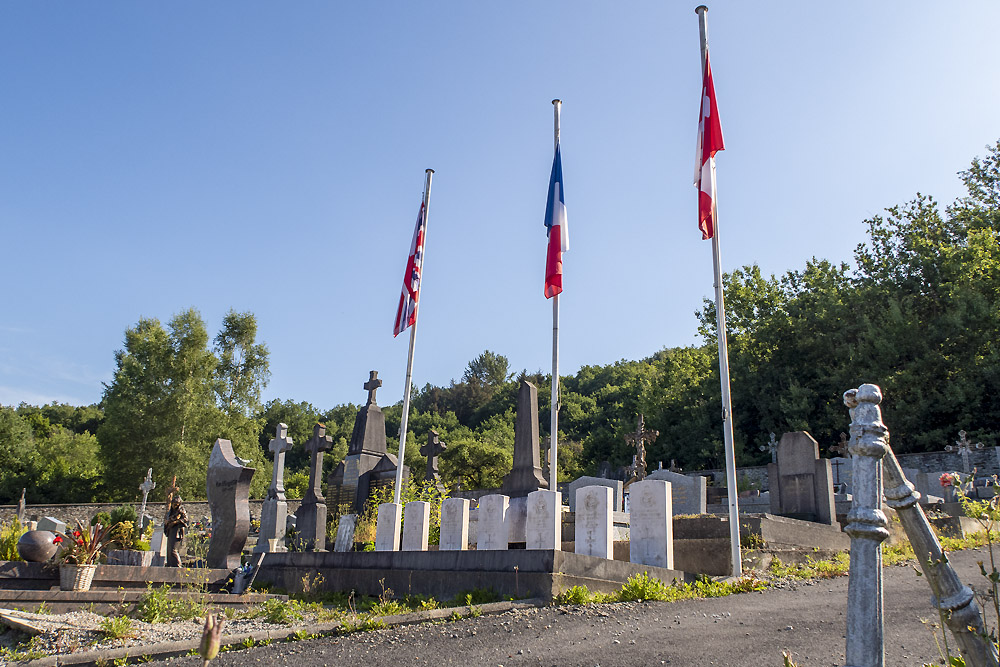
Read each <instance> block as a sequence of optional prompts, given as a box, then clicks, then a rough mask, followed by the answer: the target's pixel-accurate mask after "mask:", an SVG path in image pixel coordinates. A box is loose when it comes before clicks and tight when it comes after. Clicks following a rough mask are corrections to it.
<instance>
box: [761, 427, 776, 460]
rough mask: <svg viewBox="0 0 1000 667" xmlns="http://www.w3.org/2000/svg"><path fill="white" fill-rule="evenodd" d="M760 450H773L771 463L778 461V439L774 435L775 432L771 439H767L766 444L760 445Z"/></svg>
mask: <svg viewBox="0 0 1000 667" xmlns="http://www.w3.org/2000/svg"><path fill="white" fill-rule="evenodd" d="M760 451H762V452H771V463H777V462H778V441H777V440H776V439H775V437H774V433H772V434H771V439H770V440H768V441H767V444H766V445H761V446H760Z"/></svg>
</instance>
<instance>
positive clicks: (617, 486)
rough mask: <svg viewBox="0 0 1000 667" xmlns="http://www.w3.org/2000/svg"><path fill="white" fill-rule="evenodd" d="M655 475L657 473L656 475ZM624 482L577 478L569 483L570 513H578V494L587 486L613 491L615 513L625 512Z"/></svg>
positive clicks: (597, 478) (599, 478) (602, 478)
mask: <svg viewBox="0 0 1000 667" xmlns="http://www.w3.org/2000/svg"><path fill="white" fill-rule="evenodd" d="M654 474H655V473H654ZM623 485H624V484H623V482H622V481H621V480H620V479H607V478H604V477H586V476H584V477H577V478H576V479H574V480H573V481H572V482H570V483H569V489H568V491H567V492H568V493H569V511H570V512H575V511H576V492H577V491H578V490H579V489H582V488H584V487H587V486H606V487H608V488H610V489H611V492H612V501H613V502H614V511H615V512H624V511H625V509H624V506H625V492H624V490H623V488H622V487H623Z"/></svg>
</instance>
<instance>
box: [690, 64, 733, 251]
mask: <svg viewBox="0 0 1000 667" xmlns="http://www.w3.org/2000/svg"><path fill="white" fill-rule="evenodd" d="M703 72H704V79H703V81H702V85H701V111H700V114H699V116H698V149H697V152H696V162H695V167H694V186H695V187H696V188H698V228H699V229H701V237H702V239H710V238H712V237H713V236H714V235H715V154H716V152H718V151H721V150H725V148H726V146H725V144H724V143H723V141H722V124H721V123H720V122H719V105H718V103H717V102H716V101H715V84H713V83H712V66H711V65H710V64H709V62H708V51H705V67H704V70H703Z"/></svg>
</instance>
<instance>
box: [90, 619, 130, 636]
mask: <svg viewBox="0 0 1000 667" xmlns="http://www.w3.org/2000/svg"><path fill="white" fill-rule="evenodd" d="M98 629H99V630H100V632H101V634H102V635H104V638H105V639H114V640H119V639H131V638H132V637H135V629H134V628H133V627H132V619H131V618H129V617H128V616H109V617H108V618H104V619H101V624H100V626H98Z"/></svg>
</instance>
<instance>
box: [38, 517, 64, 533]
mask: <svg viewBox="0 0 1000 667" xmlns="http://www.w3.org/2000/svg"><path fill="white" fill-rule="evenodd" d="M37 529H38V530H47V531H49V532H50V533H63V534H65V533H66V523H65V522H64V521H60V520H59V519H56V518H55V517H51V516H43V517H42V518H41V519H39V520H38V528H37Z"/></svg>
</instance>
